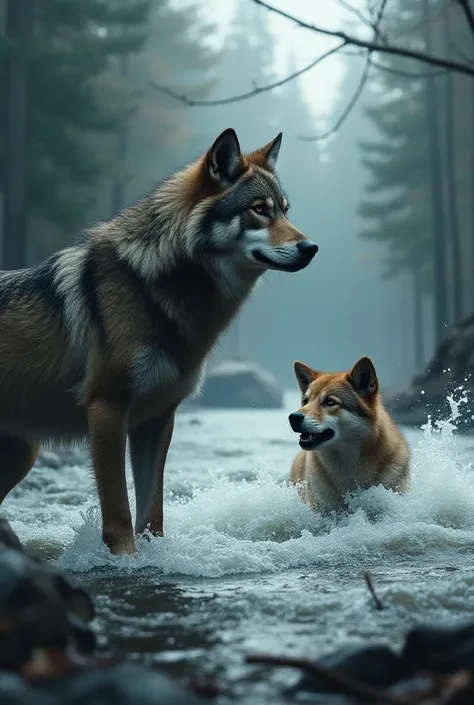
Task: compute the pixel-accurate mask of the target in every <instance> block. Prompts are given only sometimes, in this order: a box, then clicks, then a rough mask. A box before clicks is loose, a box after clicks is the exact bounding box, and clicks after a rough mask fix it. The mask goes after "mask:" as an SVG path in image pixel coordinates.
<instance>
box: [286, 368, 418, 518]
mask: <svg viewBox="0 0 474 705" xmlns="http://www.w3.org/2000/svg"><path fill="white" fill-rule="evenodd" d="M294 369H295V374H296V379H297V380H298V384H299V387H300V389H301V393H302V406H301V409H299V411H296V412H294V413H292V414H290V416H289V421H290V424H291V428H292V429H293V431H295V432H296V433H300V434H301V435H300V446H301V448H302V449H303V450H301V451H300V452H299V453H298V455H297V456H296V458H295V460H294V461H293V466H292V468H291V476H290V481H291V482H292V483H293V484H300V483H304V484H302V485H301V487H300V488H299V492H300V496H301V497H302V499H303V501H304V502H306V503H307V504H309V505H310V506H311V507H312V509H314V510H317V511H320V512H322V513H325V512H330V511H332V510H339V509H344V507H345V503H344V495H345V494H346V493H347V492H353V491H355V490H358V489H366V488H368V487H371V486H374V485H383V486H384V487H386V488H388V489H392V490H394V491H396V492H404V491H405V490H406V489H407V488H408V485H409V482H410V451H409V449H408V444H407V442H406V440H405V438H404V436H403V435H402V433H401V432H400V430H399V428H398V427H397V425H396V424H395V422H394V421H393V419H392V418H391V417H390V415H389V413H388V412H387V411H386V409H385V408H384V406H383V404H382V401H381V398H380V393H379V383H378V379H377V374H376V371H375V367H374V365H373V363H372V361H371V360H370V359H369V358H368V357H363V358H361V359H360V360H359V361H358V362H357V363H356V364H355V365H354V367H353V368H352V369H351V370H349V371H348V372H340V373H339V372H338V373H327V372H316V371H315V370H312V369H311V368H310V367H308V366H307V365H305V364H303V363H302V362H295V364H294Z"/></svg>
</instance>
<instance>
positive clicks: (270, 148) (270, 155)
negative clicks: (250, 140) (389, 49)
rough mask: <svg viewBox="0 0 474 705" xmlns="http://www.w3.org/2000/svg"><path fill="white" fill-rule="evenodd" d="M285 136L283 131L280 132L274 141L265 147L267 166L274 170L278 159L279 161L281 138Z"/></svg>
mask: <svg viewBox="0 0 474 705" xmlns="http://www.w3.org/2000/svg"><path fill="white" fill-rule="evenodd" d="M282 137H283V133H282V132H280V133H279V134H278V135H277V136H276V137H275V139H274V140H273V142H270V143H269V144H267V145H266V147H264V148H263V151H264V154H265V161H266V162H267V166H268V167H269V168H270V169H271V170H272V171H274V169H275V167H276V165H277V161H278V155H279V154H280V147H281V140H282Z"/></svg>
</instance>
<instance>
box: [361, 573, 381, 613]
mask: <svg viewBox="0 0 474 705" xmlns="http://www.w3.org/2000/svg"><path fill="white" fill-rule="evenodd" d="M364 580H365V582H366V583H367V587H368V588H369V590H370V592H371V594H372V597H373V598H374V602H375V607H376V608H377V609H378V610H379V611H380V612H381V611H382V610H383V604H382V601H381V600H380V599H379V597H378V595H377V593H376V592H375V588H374V584H373V582H372V578H371V577H370V575H369V573H364Z"/></svg>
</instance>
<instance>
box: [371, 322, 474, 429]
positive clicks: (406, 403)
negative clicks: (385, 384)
mask: <svg viewBox="0 0 474 705" xmlns="http://www.w3.org/2000/svg"><path fill="white" fill-rule="evenodd" d="M460 385H462V386H463V387H464V388H465V389H466V390H467V391H468V393H469V396H470V397H471V398H472V394H473V393H474V315H471V316H469V317H468V318H466V319H465V320H464V321H462V322H461V323H460V324H459V325H458V326H456V328H454V329H453V330H452V331H451V332H450V334H449V336H448V337H447V338H446V339H445V340H444V341H443V342H442V343H441V344H440V345H439V346H438V348H437V350H436V351H435V354H434V356H433V358H432V359H431V360H430V362H429V364H428V365H427V367H426V369H425V370H424V371H423V372H422V373H421V374H419V375H417V376H416V377H414V378H413V380H412V382H411V383H410V384H409V385H408V386H407V387H406V388H404V389H399V390H394V391H391V392H387V393H384V402H385V404H386V406H387V408H388V410H389V411H390V412H391V413H392V415H393V417H394V418H395V420H396V421H398V423H401V424H405V425H407V426H419V425H421V424H423V423H426V421H427V420H428V416H429V415H431V416H432V418H435V419H437V418H445V417H447V416H448V415H449V413H450V408H449V405H448V402H447V399H446V398H447V395H448V394H450V393H452V392H453V391H454V390H455V389H457V388H458V387H459V386H460ZM467 406H469V405H460V408H459V412H460V418H459V419H458V420H457V424H458V427H459V429H460V430H463V429H465V430H467V429H470V428H473V427H474V419H472V418H471V417H472V412H471V411H470V409H468V408H467Z"/></svg>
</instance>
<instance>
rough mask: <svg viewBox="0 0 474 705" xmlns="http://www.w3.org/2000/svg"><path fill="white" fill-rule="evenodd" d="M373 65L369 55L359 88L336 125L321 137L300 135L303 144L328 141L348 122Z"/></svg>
mask: <svg viewBox="0 0 474 705" xmlns="http://www.w3.org/2000/svg"><path fill="white" fill-rule="evenodd" d="M371 65H372V62H371V58H370V55H369V56H368V57H367V61H366V62H365V66H364V70H363V72H362V76H361V77H360V81H359V83H358V85H357V88H356V89H355V91H354V95H353V96H352V98H351V99H350V101H349V102H348V104H347V106H346V107H345V108H344V111H343V112H342V115H341V116H340V117H339V118H338V119H337V121H336V122H335V124H334V125H333V126H332V127H331V128H330V129H329V130H327V131H326V132H323V134H321V135H315V136H314V137H305V136H304V135H299V139H300V140H303V142H322V141H323V140H326V139H327V138H328V137H331V135H333V134H334V133H335V132H337V131H338V130H339V128H340V127H341V125H342V123H343V122H344V120H346V118H347V117H348V115H349V114H350V112H351V111H352V109H353V108H354V106H355V104H356V103H357V101H358V100H359V98H360V96H361V94H362V91H363V90H364V88H365V84H366V83H367V79H368V77H369V72H370V67H371Z"/></svg>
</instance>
